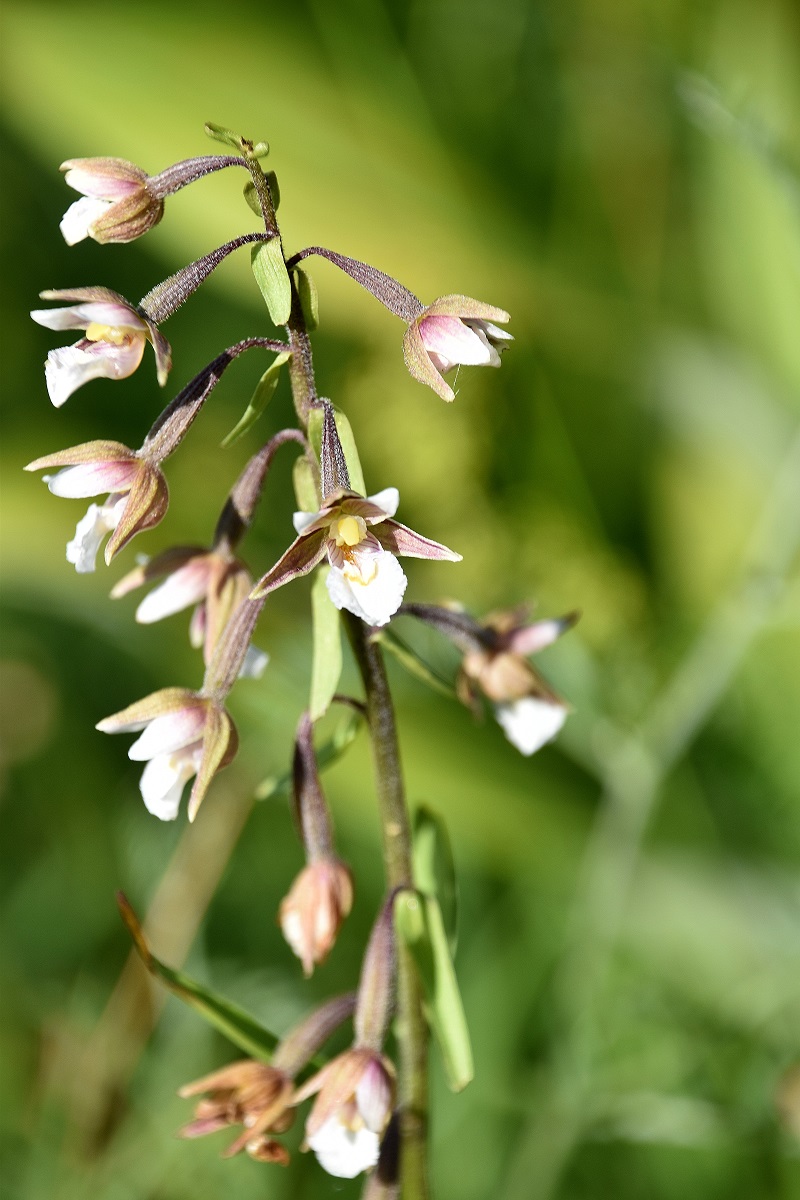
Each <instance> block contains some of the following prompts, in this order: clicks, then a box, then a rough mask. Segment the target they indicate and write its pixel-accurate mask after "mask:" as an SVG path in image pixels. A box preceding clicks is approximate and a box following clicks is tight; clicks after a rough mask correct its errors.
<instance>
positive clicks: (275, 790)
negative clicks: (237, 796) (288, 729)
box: [256, 712, 364, 800]
mask: <svg viewBox="0 0 800 1200" xmlns="http://www.w3.org/2000/svg"><path fill="white" fill-rule="evenodd" d="M363 720H364V717H363V716H362V715H361V713H358V712H350V713H348V714H347V716H346V717H345V718H344V720H343V721H340V723H339V724H338V725H337V726H336V728H335V729H334V731H333V733H332V734H331V736H330V737H329V738H328V740H327V741H326V742H323V743H322V745H321V746H317V748H316V754H317V767H318V768H319V770H320V771H321V770H323V768H324V767H330V766H332V765H333V763H335V762H337V761H338V760H339V759H340V758H341V757H342V755H343V754H344V752H345V751H346V750H347V748H348V746H349V745H350V743H351V742H352V741H353V740H354V739H355V736H356V734H357V733H358V730H359V727H360V725H361V722H362V721H363ZM293 778H294V777H293V773H292V772H291V771H286V773H285V774H283V775H278V776H274V775H272V776H270V777H269V778H268V779H264V780H262V782H261V783H260V784H259V785H258V787H257V788H256V800H271V799H272V798H273V797H277V796H290V795H291V794H292V782H293Z"/></svg>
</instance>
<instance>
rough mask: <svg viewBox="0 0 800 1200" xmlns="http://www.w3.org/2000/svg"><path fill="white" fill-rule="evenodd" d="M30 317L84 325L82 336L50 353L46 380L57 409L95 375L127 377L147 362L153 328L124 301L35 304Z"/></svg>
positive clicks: (58, 325)
mask: <svg viewBox="0 0 800 1200" xmlns="http://www.w3.org/2000/svg"><path fill="white" fill-rule="evenodd" d="M31 316H32V317H33V319H34V321H36V322H37V324H39V325H44V326H45V328H47V329H55V330H64V329H83V330H85V337H83V338H81V340H80V341H78V342H76V343H75V344H74V345H72V346H59V347H58V348H57V349H55V350H51V351H50V353H49V354H48V356H47V361H46V362H45V368H44V374H45V381H46V383H47V391H48V394H49V396H50V399H51V401H52V403H53V404H54V405H55V407H56V408H60V407H61V405H62V404H64V402H65V401H66V400H67V399H68V398H69V397H70V396H71V395H72V393H73V392H74V391H76V390H77V389H78V388H79V387H81V386H82V385H83V384H84V383H87V382H88V381H89V380H90V379H99V378H101V377H103V378H106V379H126V378H127V377H128V376H129V375H132V374H133V372H134V371H135V370H136V368H137V367H138V366H139V363H140V362H141V361H142V356H143V354H144V347H145V342H146V341H147V333H148V327H147V325H146V324H145V322H144V321H142V320H141V319H140V318H139V317H138V316H137V315H136V313H135V312H133V310H132V309H130V308H128V307H127V306H126V305H124V304H115V303H112V302H106V301H91V302H89V303H86V304H76V305H72V306H70V307H69V308H51V309H36V310H34V311H33V312H32V313H31Z"/></svg>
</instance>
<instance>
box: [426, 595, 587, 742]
mask: <svg viewBox="0 0 800 1200" xmlns="http://www.w3.org/2000/svg"><path fill="white" fill-rule="evenodd" d="M403 612H404V613H407V614H408V615H409V616H415V617H417V618H418V619H419V620H421V621H424V622H425V623H426V624H428V625H432V626H433V627H434V629H438V630H439V632H440V633H442V634H444V636H445V637H448V638H449V639H450V640H451V641H452V642H454V643H455V644H456V645H457V646H458V648H459V649H460V650H461V651H462V653H463V658H462V661H461V670H460V672H459V676H458V680H457V682H456V691H457V693H458V697H459V699H460V700H461V701H462V703H463V704H465V705H467V707H468V708H471V709H473V711H475V710H476V709H477V710H478V711H479V710H480V702H479V697H480V696H481V695H483V696H485V697H486V699H487V700H489V701H490V703H491V704H492V705H493V707H494V714H495V717H496V718H497V720H498V722H499V724H500V725H501V727H502V729H503V732H504V733H505V735H506V737H507V738H508V740H509V741H510V742H511V743H512V745H514V746H516V748H517V749H518V750H519V751H520V752H521V753H522V754H525V755H530V754H534V753H535V752H536V751H537V750H539V749H541V747H542V746H544V745H545V744H546V743H547V742H551V741H552V740H553V738H555V737H556V735H557V734H558V733H559V731H560V730H561V727H562V726H563V724H564V722H565V720H566V719H567V716H568V715H569V706H568V705H567V704H566V702H565V701H564V700H562V699H561V697H560V696H558V695H557V693H556V692H554V691H553V689H552V688H551V687H550V685H549V684H548V683H547V681H546V680H545V679H544V678H543V676H542V675H541V674H540V673H539V672H538V671H537V670H536V668H535V667H534V666H533V665H532V664H531V663H530V662H528V657H527V656H528V655H531V654H536V653H537V652H538V651H540V650H544V649H545V647H547V646H550V645H552V643H553V642H554V641H556V639H557V638H559V637H561V635H562V634H563V633H566V631H567V630H568V629H571V628H572V626H573V625H574V624H575V622H576V621H577V620H578V616H579V614H578V613H569V614H568V615H567V616H565V617H559V618H547V619H545V620H543V621H533V622H531V621H530V620H529V618H528V613H527V609H521V608H520V609H511V610H503V611H501V612H496V613H491V614H490V615H489V616H488V617H486V618H485V619H484V620H483V621H482V622H478V621H475V620H474V619H473V618H472V617H470V616H469V615H468V614H467V613H465V612H462V611H460V610H458V609H451V608H439V607H437V606H436V605H433V604H407V605H405V606H404V608H403Z"/></svg>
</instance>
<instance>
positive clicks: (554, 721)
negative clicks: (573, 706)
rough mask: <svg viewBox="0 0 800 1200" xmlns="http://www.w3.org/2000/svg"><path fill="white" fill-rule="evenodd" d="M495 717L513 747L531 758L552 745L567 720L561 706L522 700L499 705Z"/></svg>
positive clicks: (564, 708)
mask: <svg viewBox="0 0 800 1200" xmlns="http://www.w3.org/2000/svg"><path fill="white" fill-rule="evenodd" d="M495 716H496V717H497V720H498V722H499V723H500V725H501V726H502V728H503V732H504V733H505V735H506V737H507V738H508V740H509V741H510V742H511V744H512V745H514V746H516V748H517V749H518V750H519V751H520V752H521V753H522V754H525V755H531V754H534V753H535V752H536V751H537V750H539V749H540V748H541V747H542V746H544V745H546V743H547V742H551V741H552V740H553V738H554V737H555V736H556V734H557V733H558V732H559V731H560V729H561V727H562V725H563V724H564V722H565V721H566V719H567V709H566V707H565V706H564V705H563V704H556V703H554V702H553V701H550V700H539V699H537V698H536V697H535V696H523V697H522V698H521V699H519V700H513V701H511V703H509V704H498V705H497V706H496V707H495Z"/></svg>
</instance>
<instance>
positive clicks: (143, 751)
mask: <svg viewBox="0 0 800 1200" xmlns="http://www.w3.org/2000/svg"><path fill="white" fill-rule="evenodd" d="M96 728H97V729H99V730H100V732H101V733H135V732H140V731H141V737H139V738H137V740H136V741H135V742H134V743H133V745H132V746H131V747H130V749H129V750H128V757H129V758H132V759H133V760H134V761H136V762H145V763H146V764H147V765H146V766H145V768H144V771H143V772H142V778H141V780H140V783H139V787H140V790H141V793H142V799H143V800H144V803H145V808H146V809H147V811H148V812H151V813H153V815H154V816H156V817H159V818H160V819H161V820H162V821H174V820H175V818H176V817H177V815H178V808H179V806H180V802H181V795H182V793H183V789H184V786H185V784H186V783H188V781H189V780H190V779H192V778H193V777H196V778H195V780H194V785H193V787H192V792H191V795H190V797H189V820H190V821H193V820H194V819H195V817H196V816H197V810H198V809H199V807H200V805H201V803H202V801H203V797H204V796H205V794H206V792H207V791H208V788H209V785H210V783H211V780H212V779H213V778H214V775H215V774H216V772H217V771H218V770H221V768H222V767H226V766H227V765H228V763H230V762H231V761H232V760H233V758H234V757H235V755H236V751H237V749H238V745H239V738H238V734H237V732H236V726H235V725H234V723H233V721H232V720H231V718H230V717H229V716H228V713H227V712H226V711H225V709H224V708H222V707H221V705H219V704H217V703H215V702H214V701H213V700H210V699H209V698H208V697H206V696H203V695H201V694H200V693H199V692H192V691H189V690H188V689H187V688H163V689H162V690H161V691H158V692H153V694H152V695H150V696H146V697H145V698H144V699H143V700H137V701H136V702H135V703H134V704H130V705H128V707H127V708H124V709H122V711H121V712H118V713H114V714H113V715H112V716H110V717H105V718H104V720H102V721H100V722H98V724H97V726H96Z"/></svg>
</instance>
